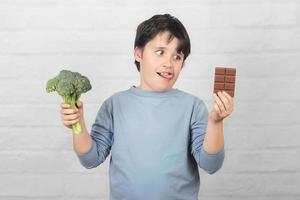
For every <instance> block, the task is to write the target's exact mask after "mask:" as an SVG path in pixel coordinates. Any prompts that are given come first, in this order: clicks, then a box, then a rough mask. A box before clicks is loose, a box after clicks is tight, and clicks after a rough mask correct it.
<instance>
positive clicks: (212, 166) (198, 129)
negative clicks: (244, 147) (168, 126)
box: [190, 98, 225, 174]
mask: <svg viewBox="0 0 300 200" xmlns="http://www.w3.org/2000/svg"><path fill="white" fill-rule="evenodd" d="M207 122H208V110H207V108H206V106H205V104H204V102H203V101H202V100H200V99H197V98H196V102H195V103H194V108H193V113H192V117H191V126H190V127H191V153H192V155H193V156H194V158H195V160H196V162H197V164H198V166H199V167H200V168H202V169H203V170H205V171H206V172H207V173H209V174H213V173H215V172H216V171H218V170H219V169H220V168H221V166H222V164H223V161H224V156H225V154H224V149H222V150H221V151H219V152H217V153H214V154H210V153H208V152H206V151H205V150H204V148H203V141H204V137H205V133H206V128H207Z"/></svg>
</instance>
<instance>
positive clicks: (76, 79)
mask: <svg viewBox="0 0 300 200" xmlns="http://www.w3.org/2000/svg"><path fill="white" fill-rule="evenodd" d="M91 89H92V86H91V84H90V81H89V79H88V78H87V77H85V76H82V75H81V74H80V73H78V72H72V71H68V70H61V71H60V73H59V74H58V75H57V76H56V77H54V78H53V79H50V80H48V81H47V86H46V91H47V92H48V93H49V92H55V91H56V92H57V93H58V94H59V95H60V96H61V97H62V98H63V101H64V102H65V103H67V104H69V105H70V107H71V108H75V107H76V102H77V101H78V100H79V98H80V95H81V94H82V93H85V92H87V91H89V90H91ZM72 129H73V131H74V133H75V134H81V133H82V128H81V126H80V123H79V122H77V123H76V124H74V125H73V126H72Z"/></svg>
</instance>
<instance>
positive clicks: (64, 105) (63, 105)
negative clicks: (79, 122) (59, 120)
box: [61, 103, 70, 108]
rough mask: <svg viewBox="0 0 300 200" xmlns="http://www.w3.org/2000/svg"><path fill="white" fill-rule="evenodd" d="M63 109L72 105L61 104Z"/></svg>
mask: <svg viewBox="0 0 300 200" xmlns="http://www.w3.org/2000/svg"><path fill="white" fill-rule="evenodd" d="M61 107H62V108H70V105H69V104H67V103H61Z"/></svg>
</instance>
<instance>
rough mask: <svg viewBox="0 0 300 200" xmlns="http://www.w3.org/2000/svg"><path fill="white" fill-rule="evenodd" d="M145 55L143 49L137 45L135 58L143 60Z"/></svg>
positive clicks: (139, 60)
mask: <svg viewBox="0 0 300 200" xmlns="http://www.w3.org/2000/svg"><path fill="white" fill-rule="evenodd" d="M142 55H143V50H142V49H141V48H138V47H135V48H134V58H135V60H136V61H138V62H141V60H142Z"/></svg>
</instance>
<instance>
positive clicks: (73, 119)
mask: <svg viewBox="0 0 300 200" xmlns="http://www.w3.org/2000/svg"><path fill="white" fill-rule="evenodd" d="M77 107H78V108H70V105H69V104H66V103H62V104H61V110H60V116H61V120H62V122H63V124H64V125H65V126H66V127H68V128H72V125H74V124H76V123H77V122H80V124H81V125H83V121H84V120H83V103H82V102H81V101H77Z"/></svg>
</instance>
